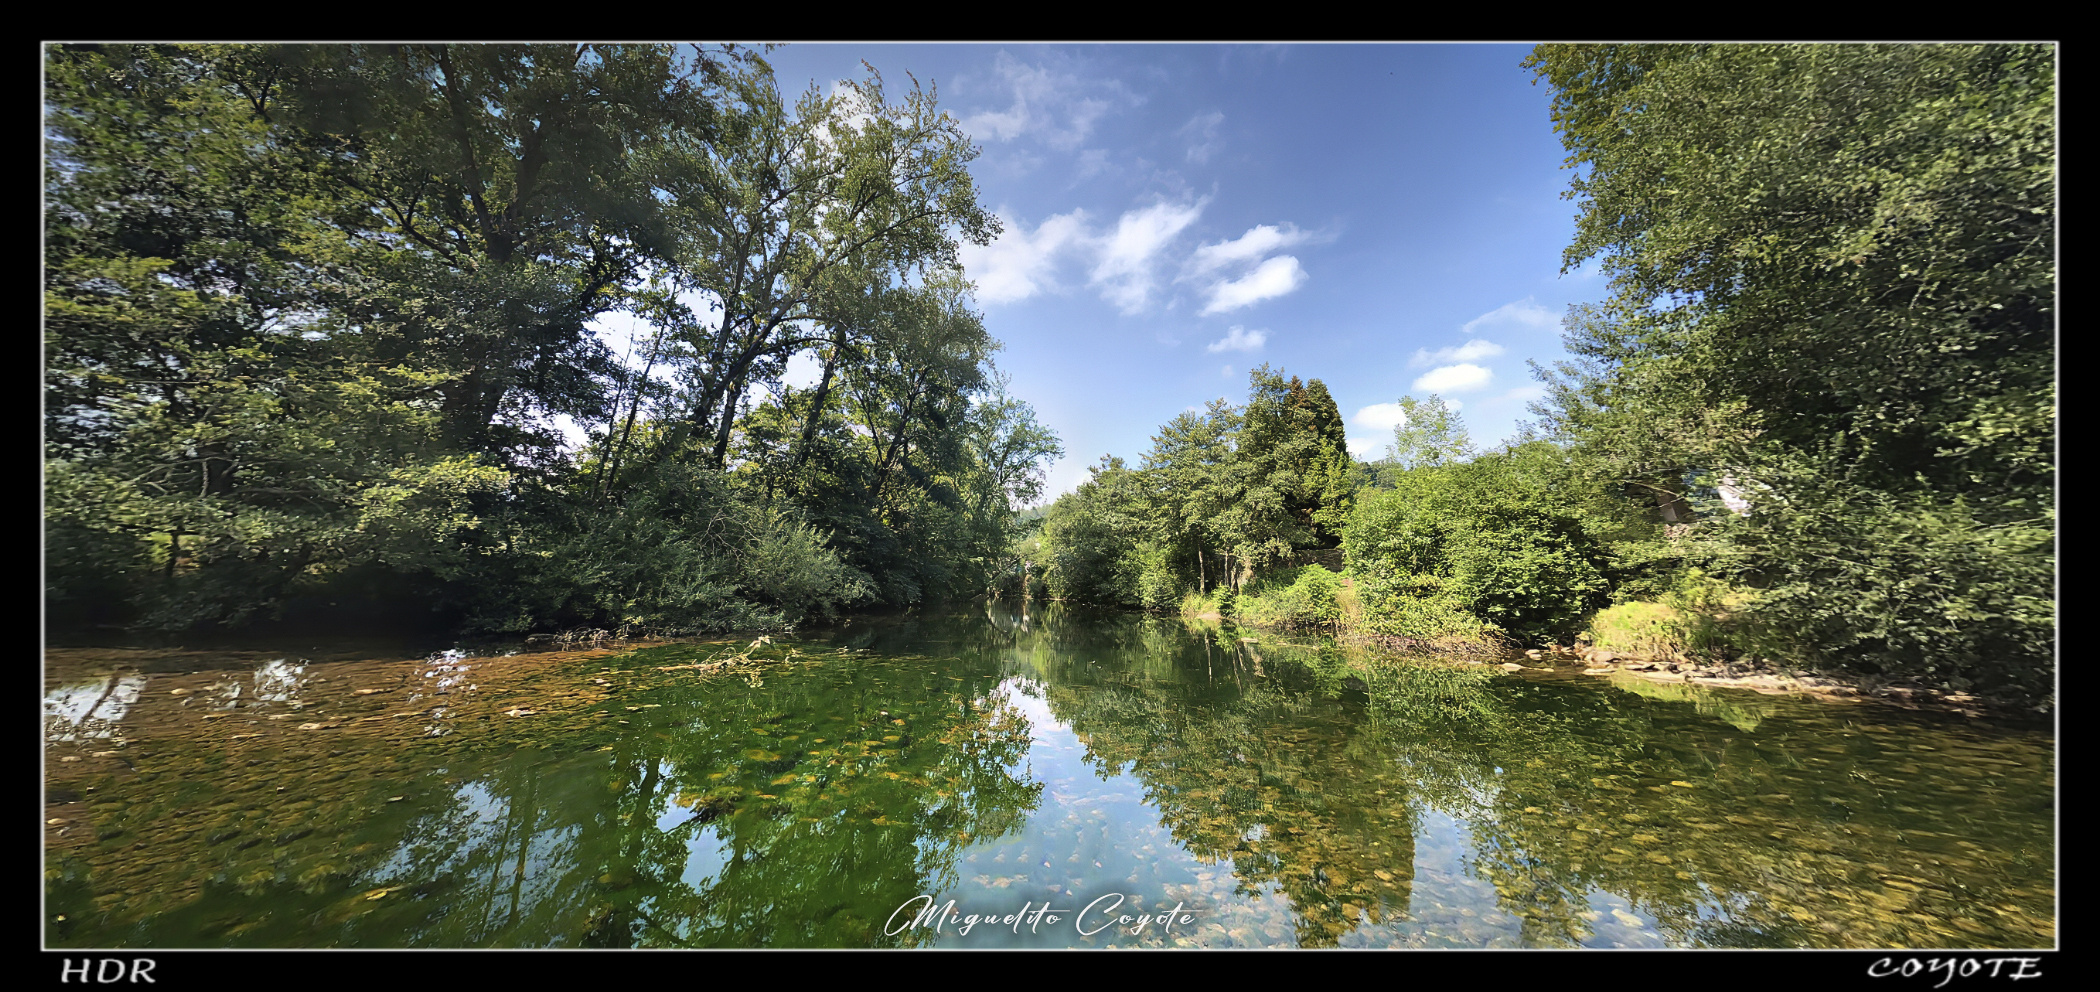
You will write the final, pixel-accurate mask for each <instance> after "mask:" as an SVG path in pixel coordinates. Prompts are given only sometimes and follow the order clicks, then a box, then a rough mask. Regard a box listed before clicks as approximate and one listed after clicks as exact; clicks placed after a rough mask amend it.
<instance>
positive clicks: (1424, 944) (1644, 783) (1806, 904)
mask: <svg viewBox="0 0 2100 992" xmlns="http://www.w3.org/2000/svg"><path fill="white" fill-rule="evenodd" d="M740 659H748V660H740ZM45 678H46V683H45V696H44V713H45V717H44V720H45V728H44V740H45V752H46V753H45V776H46V797H45V798H46V804H45V820H46V822H45V826H44V830H45V838H46V848H45V869H46V871H45V877H46V883H45V885H46V891H45V901H44V920H45V924H44V926H45V931H44V935H45V943H46V945H47V946H50V947H127V948H191V947H205V948H221V947H337V948H398V947H443V948H456V947H506V948H513V947H526V948H536V947H647V948H677V947H855V948H858V947H930V946H939V947H969V948H992V947H1065V946H1078V947H1103V946H1109V945H1124V946H1147V947H1162V946H1163V947H1332V946H1343V947H1357V946H1374V947H1421V948H1524V947H1544V948H1568V947H1593V948H1615V947H1616V948H1664V947H1730V948H1778V947H1792V948H1844V947H1852V948H1882V947H1887V948H1919V949H1926V948H2035V947H2041V948H2046V947H2052V946H2054V945H2055V944H2056V940H2057V938H2056V932H2055V923H2054V920H2055V916H2056V894H2055V888H2056V877H2055V865H2056V841H2055V836H2056V831H2055V802H2056V790H2055V784H2054V783H2055V774H2054V765H2055V749H2054V741H2053V737H2052V735H2051V732H2050V728H2048V727H2047V726H2026V725H2020V724H2015V723H2007V722H2002V721H1986V720H1976V719H1965V718H1961V717H1954V716H1941V715H1936V714H1927V713H1917V712H1910V711H1904V710H1899V709H1892V708H1889V707H1887V706H1885V705H1879V704H1871V703H1862V702H1845V701H1830V700H1810V699H1799V698H1792V697H1786V696H1775V695H1761V694H1758V693H1755V692H1750V691H1747V690H1722V689H1707V688H1695V687H1690V686H1681V685H1671V684H1664V683H1656V682H1650V681H1644V680H1638V679H1630V678H1629V679H1624V680H1619V679H1616V678H1615V679H1605V678H1599V677H1594V676H1585V675H1583V674H1581V673H1579V672H1567V671H1546V670H1536V669H1527V670H1524V671H1516V672H1511V671H1506V670H1504V669H1502V668H1499V667H1496V666H1489V665H1463V664H1456V663H1450V662H1439V661H1435V660H1409V659H1405V658H1400V657H1398V656H1392V655H1385V654H1380V653H1378V652H1375V651H1370V650H1367V649H1363V648H1356V647H1350V646H1337V645H1335V644H1333V643H1323V642H1320V641H1317V640H1313V639H1303V638H1288V637H1280V636H1278V635H1275V634H1272V633H1269V632H1257V631H1250V630H1232V629H1221V628H1217V627H1206V626H1202V625H1190V624H1187V623H1184V622H1182V621H1180V620H1174V619H1160V618H1147V617H1139V616H1131V615H1122V614H1114V613H1095V612H1087V611H1078V610H1061V609H1056V608H1051V609H1048V610H1038V611H1034V612H1032V613H1030V614H1028V615H1025V616H1024V615H1022V614H1019V613H1014V612H1007V611H1004V610H1002V609H1000V608H998V607H997V606H994V607H993V608H992V609H990V610H988V611H979V612H974V613H957V614H950V615H943V616H932V617H925V618H917V619H913V618H888V619H883V618H874V619H859V620H854V621H852V622H849V623H846V624H843V625H840V626H837V627H833V628H825V629H816V630H808V631H802V632H798V633H797V634H795V635H793V636H789V637H780V638H775V639H773V640H772V641H771V642H769V643H762V644H758V645H757V646H756V647H755V648H754V647H753V646H752V642H751V641H750V639H748V638H744V639H737V640H717V641H709V642H687V643H678V644H669V645H658V646H651V647H644V648H639V649H633V648H625V649H618V650H613V649H601V650H567V651H547V652H537V653H520V654H510V655H507V656H489V657H479V656H474V654H472V653H471V652H461V651H456V650H455V651H446V652H440V653H437V654H430V655H417V656H412V655H409V654H407V653H403V652H400V651H399V650H396V651H394V653H392V654H388V653H386V652H385V651H381V650H375V649H361V648H357V647H354V646H345V645H337V646H330V647H325V648H317V647H312V646H307V647H302V648H297V649H292V648H275V649H269V650H255V649H245V650H238V651H234V650H225V651H176V650H156V649H87V648H65V649H50V650H47V652H46V656H45Z"/></svg>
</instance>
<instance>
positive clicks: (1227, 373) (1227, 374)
mask: <svg viewBox="0 0 2100 992" xmlns="http://www.w3.org/2000/svg"><path fill="white" fill-rule="evenodd" d="M1218 375H1219V376H1220V377H1221V378H1226V379H1230V378H1232V366H1230V365H1227V366H1225V367H1224V368H1222V369H1219V370H1218Z"/></svg>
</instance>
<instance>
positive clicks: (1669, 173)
mask: <svg viewBox="0 0 2100 992" xmlns="http://www.w3.org/2000/svg"><path fill="white" fill-rule="evenodd" d="M1527 64H1529V65H1531V66H1532V67H1534V68H1535V69H1537V70H1538V72H1539V75H1540V78H1542V79H1545V80H1547V81H1548V82H1550V83H1551V84H1552V85H1553V87H1554V91H1555V92H1554V111H1553V114H1554V121H1555V123H1556V125H1557V126H1558V127H1559V129H1560V131H1561V134H1562V138H1563V141H1564V143H1565V144H1566V146H1567V148H1568V150H1569V165H1570V166H1573V167H1578V168H1580V169H1581V170H1582V172H1581V174H1580V175H1579V176H1578V178H1577V179H1576V180H1575V182H1574V184H1573V188H1572V190H1571V192H1570V194H1569V195H1570V196H1571V197H1573V198H1576V199H1578V200H1579V201H1580V202H1581V204H1582V214H1581V217H1580V219H1579V221H1578V227H1577V235H1576V238H1575V241H1574V243H1573V244H1572V245H1571V246H1570V247H1569V249H1568V251H1567V257H1566V261H1567V263H1568V264H1569V265H1570V266H1573V265H1576V264H1578V263H1581V262H1583V261H1585V260H1589V259H1593V258H1594V259H1598V260H1599V261H1600V264H1601V265H1602V267H1603V269H1604V271H1605V272H1606V273H1607V274H1609V275H1610V276H1611V277H1612V280H1613V286H1614V289H1615V294H1616V295H1615V299H1614V300H1613V301H1612V303H1611V305H1610V309H1609V312H1608V313H1607V312H1597V313H1591V314H1588V315H1584V316H1583V318H1582V320H1581V321H1580V323H1579V325H1578V326H1577V327H1576V328H1575V331H1576V333H1574V334H1573V335H1571V337H1570V346H1571V350H1572V351H1574V352H1575V353H1576V354H1577V355H1578V358H1579V360H1581V361H1586V362H1591V363H1592V364H1590V365H1588V366H1586V367H1585V366H1582V365H1575V366H1570V367H1568V368H1565V369H1562V370H1561V377H1560V379H1559V381H1560V382H1561V384H1562V385H1563V386H1564V387H1565V388H1563V389H1561V390H1560V391H1559V392H1558V393H1557V394H1556V399H1557V400H1558V401H1559V406H1558V409H1557V410H1548V411H1547V412H1548V414H1549V417H1557V418H1559V422H1560V423H1562V424H1563V425H1566V426H1568V427H1570V428H1571V429H1572V430H1573V431H1574V432H1575V434H1576V436H1577V437H1578V438H1579V439H1580V440H1581V441H1583V443H1584V446H1585V448H1587V449H1590V450H1593V451H1599V452H1604V453H1607V454H1608V455H1609V458H1610V459H1611V460H1612V461H1613V462H1615V463H1616V464H1617V466H1618V468H1617V469H1616V470H1617V471H1619V472H1621V473H1623V477H1624V478H1627V479H1629V480H1636V479H1639V478H1641V477H1642V475H1643V473H1652V472H1656V471H1667V470H1668V469H1669V468H1670V467H1672V466H1673V465H1691V466H1703V467H1704V468H1707V469H1718V468H1723V467H1726V468H1729V469H1731V471H1732V474H1734V475H1735V476H1736V477H1737V478H1738V480H1739V481H1742V482H1744V483H1745V484H1746V485H1747V486H1748V488H1749V490H1750V491H1751V493H1752V502H1753V504H1755V505H1758V506H1761V507H1762V508H1763V509H1762V510H1756V511H1753V512H1752V513H1751V514H1750V515H1749V517H1748V518H1746V519H1744V520H1743V521H1742V522H1741V523H1740V524H1739V525H1737V524H1731V525H1730V526H1731V528H1732V529H1733V532H1734V534H1735V541H1736V547H1737V549H1738V551H1739V552H1740V553H1739V554H1738V555H1736V556H1735V557H1733V558H1732V559H1731V561H1733V562H1735V563H1738V564H1739V566H1742V565H1747V566H1750V567H1751V568H1752V569H1753V570H1754V571H1752V572H1749V573H1746V577H1749V578H1753V579H1755V580H1756V581H1758V582H1760V583H1763V584H1766V585H1768V586H1770V589H1769V590H1768V592H1767V594H1766V596H1765V597H1764V601H1763V607H1762V609H1763V610H1764V612H1765V613H1766V615H1767V616H1769V617H1770V618H1772V619H1773V627H1774V629H1775V630H1779V631H1784V632H1787V635H1788V636H1789V637H1791V638H1793V639H1795V640H1796V642H1797V643H1796V644H1795V649H1796V650H1799V651H1801V652H1803V653H1806V654H1809V655H1811V656H1814V657H1822V658H1829V659H1832V660H1850V661H1854V662H1857V663H1860V664H1865V665H1873V666H1878V667H1882V668H1884V669H1893V670H1900V671H1905V672H1913V673H1930V674H1934V675H1936V676H1938V677H1942V678H1949V679H1954V680H1974V679H1980V678H1991V679H1997V680H2001V681H2002V680H2005V679H2012V680H2015V681H2018V682H2021V683H2023V684H2025V685H2027V686H2029V687H2033V686H2036V685H2040V684H2043V683H2045V682H2046V679H2047V671H2048V668H2047V664H2048V656H2049V653H2050V643H2051V641H2052V639H2053V621H2052V618H2051V616H2050V612H2051V611H2050V608H2049V596H2048V595H2047V594H2046V591H2047V590H2048V589H2049V588H2050V587H2051V585H2052V580H2051V573H2052V572H2053V555H2052V553H2051V550H2050V543H2051V541H2050V532H2051V530H2052V529H2053V519H2054V505H2053V496H2052V486H2053V465H2052V459H2053V452H2054V445H2055V386H2054V381H2053V376H2054V355H2053V328H2054V322H2055V268H2054V256H2055V237H2054V232H2055V222H2054V200H2055V156H2054V150H2055V141H2056V136H2055V129H2054V120H2055V72H2056V56H2055V50H2054V49H2053V47H2051V46H2047V45H1631V46H1628V45H1547V46H1541V47H1540V48H1539V49H1538V50H1537V51H1536V52H1535V53H1534V54H1533V56H1532V57H1531V59H1530V60H1529V62H1528V63H1527ZM1598 318H1602V319H1598ZM1640 429H1646V430H1647V431H1649V433H1650V435H1651V436H1652V437H1653V438H1654V439H1655V442H1656V443H1651V442H1648V441H1638V442H1630V441H1629V440H1628V439H1627V437H1626V432H1627V431H1629V430H1640ZM1615 434H1616V435H1619V436H1618V437H1617V438H1614V437H1613V435H1615Z"/></svg>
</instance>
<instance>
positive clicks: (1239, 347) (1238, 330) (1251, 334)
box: [1203, 324, 1269, 354]
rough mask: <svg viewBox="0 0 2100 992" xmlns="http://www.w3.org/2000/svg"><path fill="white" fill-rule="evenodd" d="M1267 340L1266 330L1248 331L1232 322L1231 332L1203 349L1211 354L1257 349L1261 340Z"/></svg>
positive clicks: (1259, 347)
mask: <svg viewBox="0 0 2100 992" xmlns="http://www.w3.org/2000/svg"><path fill="white" fill-rule="evenodd" d="M1267 340H1269V332H1268V331H1250V330H1247V329H1246V328H1243V327H1241V326H1240V325H1238V324H1234V325H1232V331H1231V333H1229V334H1226V335H1225V336H1224V337H1222V338H1219V339H1218V340H1216V341H1212V342H1211V343H1210V344H1209V345H1208V346H1206V347H1205V348H1204V349H1203V350H1204V351H1207V352H1210V353H1212V354H1216V353H1217V352H1220V351H1259V350H1261V346H1262V342H1264V341H1267Z"/></svg>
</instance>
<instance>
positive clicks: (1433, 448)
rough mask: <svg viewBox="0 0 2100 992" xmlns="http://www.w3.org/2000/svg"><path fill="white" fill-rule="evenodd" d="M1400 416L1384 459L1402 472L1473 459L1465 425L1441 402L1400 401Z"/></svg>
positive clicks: (1407, 398) (1435, 398) (1438, 399)
mask: <svg viewBox="0 0 2100 992" xmlns="http://www.w3.org/2000/svg"><path fill="white" fill-rule="evenodd" d="M1400 411H1401V414H1402V418H1401V421H1400V423H1399V425H1398V426H1396V427H1394V428H1393V443H1392V444H1391V445H1390V446H1388V447H1387V449H1386V457H1387V458H1389V459H1391V460H1392V462H1393V464H1395V465H1397V466H1399V467H1400V468H1402V469H1413V468H1436V467H1438V466H1442V465H1454V464H1457V463H1458V462H1461V461H1464V460H1466V459H1468V458H1471V457H1473V455H1474V454H1476V453H1477V452H1476V451H1475V449H1474V447H1473V438H1472V435H1470V434H1468V433H1466V426H1465V422H1464V421H1463V420H1461V419H1459V416H1458V411H1457V410H1454V409H1452V408H1451V405H1450V404H1449V403H1446V402H1444V398H1443V397H1441V396H1438V395H1437V394H1435V393H1430V394H1429V398H1428V399H1426V400H1418V399H1415V398H1414V397H1412V396H1402V397H1400Z"/></svg>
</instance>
